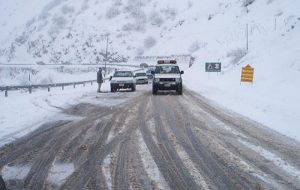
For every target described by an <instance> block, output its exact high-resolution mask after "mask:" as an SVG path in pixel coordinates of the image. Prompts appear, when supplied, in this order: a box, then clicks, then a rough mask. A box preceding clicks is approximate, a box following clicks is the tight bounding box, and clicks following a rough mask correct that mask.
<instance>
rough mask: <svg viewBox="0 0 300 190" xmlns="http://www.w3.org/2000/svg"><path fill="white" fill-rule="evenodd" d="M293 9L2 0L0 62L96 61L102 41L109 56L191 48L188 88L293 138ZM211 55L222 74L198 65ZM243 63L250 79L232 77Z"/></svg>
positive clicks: (297, 38)
mask: <svg viewBox="0 0 300 190" xmlns="http://www.w3.org/2000/svg"><path fill="white" fill-rule="evenodd" d="M33 7H34V8H33ZM299 9H300V1H299V0H213V1H212V0H187V1H183V0H172V1H167V0H164V1H161V0H77V1H71V0H43V1H42V0H27V1H18V0H10V1H0V26H1V30H0V64H1V63H2V64H3V63H5V64H14V63H37V62H43V63H45V64H50V63H52V64H53V63H54V64H65V63H73V64H79V63H80V64H82V63H101V62H103V61H104V59H105V53H106V47H108V59H109V61H111V62H117V61H127V60H129V61H131V60H132V59H133V58H134V57H135V56H153V55H159V56H165V55H176V54H177V55H187V54H190V55H191V56H193V57H195V63H194V65H193V67H191V68H187V67H186V64H185V67H184V69H185V71H186V72H185V76H184V79H185V84H186V85H187V86H188V87H189V88H192V89H193V90H195V91H198V92H200V93H201V94H203V95H205V96H206V97H208V98H209V99H212V100H214V101H216V102H217V103H219V104H221V105H223V106H225V107H228V108H229V109H232V110H234V111H237V112H239V113H242V114H243V115H246V116H248V117H251V118H253V119H255V120H257V121H259V122H262V123H263V124H266V125H267V126H268V127H271V128H274V129H276V130H277V131H280V132H282V133H284V134H286V135H289V136H292V137H294V138H296V139H300V132H299V130H298V129H297V127H298V125H299V123H300V111H299V110H300V109H299V108H298V107H299V98H298V94H299V87H300V56H299V55H300V46H299V43H300V12H299ZM247 25H248V34H249V36H248V39H249V42H248V50H247V49H246V44H247V43H246V42H247V41H246V39H247V38H246V26H247ZM107 40H108V41H107ZM107 42H108V43H107ZM107 45H108V46H107ZM214 61H219V62H222V73H221V74H220V75H217V74H213V73H211V74H210V75H208V74H207V73H205V72H204V64H205V62H214ZM151 64H153V63H151ZM246 64H250V65H251V66H253V67H254V68H255V76H254V84H253V85H245V84H243V85H240V72H241V67H242V66H245V65H246ZM90 76H92V75H90ZM0 77H1V76H0ZM74 78H75V77H74ZM0 81H1V80H0ZM2 81H4V80H2Z"/></svg>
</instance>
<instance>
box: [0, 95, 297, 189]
mask: <svg viewBox="0 0 300 190" xmlns="http://www.w3.org/2000/svg"><path fill="white" fill-rule="evenodd" d="M125 93H127V92H125ZM128 93H130V92H128ZM119 95H120V97H122V94H119ZM108 97H109V96H108ZM112 97H113V95H112ZM64 112H65V113H67V114H71V115H72V114H73V115H76V116H78V115H79V116H82V119H80V120H61V121H56V122H52V123H46V124H44V125H43V126H41V127H40V128H39V129H38V130H36V131H35V132H33V133H31V134H29V135H27V136H25V137H23V138H21V139H19V140H17V141H15V142H13V143H11V144H8V145H5V146H4V147H2V148H1V149H0V171H1V173H2V175H3V177H4V179H5V181H6V185H7V187H8V189H25V190H27V189H28V190H29V189H30V190H40V189H117V190H119V189H149V190H150V189H180V190H182V189H221V190H223V189H300V144H299V143H298V142H296V141H294V140H292V139H289V138H286V137H284V136H283V135H280V134H278V133H276V132H274V131H272V130H270V129H268V128H266V127H264V126H262V125H260V124H259V123H256V122H254V121H251V120H249V119H247V118H244V117H242V116H240V115H238V114H236V113H232V112H230V111H227V110H224V109H222V108H219V107H217V106H216V105H214V104H213V103H211V102H210V101H208V100H206V99H205V98H204V97H202V96H200V95H198V94H195V93H193V92H192V91H189V90H185V91H184V94H183V95H182V96H178V95H175V94H172V93H160V94H158V95H157V96H153V95H152V94H151V92H150V90H145V91H143V93H142V94H141V95H137V96H136V97H132V98H131V99H130V100H128V101H126V102H125V103H122V104H120V105H118V106H114V107H101V106H92V105H89V104H79V105H76V106H74V107H72V108H69V109H67V110H64Z"/></svg>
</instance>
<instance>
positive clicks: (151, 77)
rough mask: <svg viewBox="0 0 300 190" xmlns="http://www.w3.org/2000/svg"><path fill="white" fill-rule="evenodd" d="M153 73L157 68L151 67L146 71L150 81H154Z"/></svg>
mask: <svg viewBox="0 0 300 190" xmlns="http://www.w3.org/2000/svg"><path fill="white" fill-rule="evenodd" d="M152 71H155V67H150V68H149V69H148V70H147V71H146V75H147V76H148V79H153V75H152Z"/></svg>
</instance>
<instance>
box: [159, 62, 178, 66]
mask: <svg viewBox="0 0 300 190" xmlns="http://www.w3.org/2000/svg"><path fill="white" fill-rule="evenodd" d="M157 66H178V65H177V64H169V63H167V64H156V67H157Z"/></svg>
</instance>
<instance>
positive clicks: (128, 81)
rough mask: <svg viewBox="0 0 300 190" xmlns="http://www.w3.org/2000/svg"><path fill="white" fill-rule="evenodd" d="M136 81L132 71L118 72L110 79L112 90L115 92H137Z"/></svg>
mask: <svg viewBox="0 0 300 190" xmlns="http://www.w3.org/2000/svg"><path fill="white" fill-rule="evenodd" d="M135 87H136V80H135V76H134V74H133V72H132V71H116V72H115V73H114V75H113V76H111V77H110V90H111V92H115V91H117V90H118V89H127V88H129V89H131V91H135V89H136V88H135Z"/></svg>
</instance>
